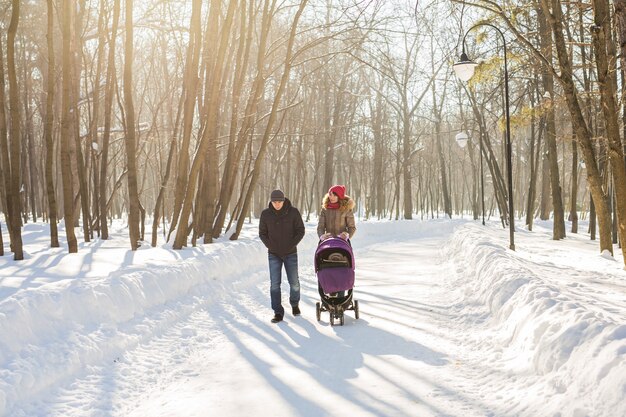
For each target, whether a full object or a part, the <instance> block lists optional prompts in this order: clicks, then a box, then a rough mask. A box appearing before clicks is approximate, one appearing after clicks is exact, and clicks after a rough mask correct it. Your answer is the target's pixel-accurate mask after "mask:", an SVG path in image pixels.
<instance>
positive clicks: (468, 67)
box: [452, 51, 478, 82]
mask: <svg viewBox="0 0 626 417" xmlns="http://www.w3.org/2000/svg"><path fill="white" fill-rule="evenodd" d="M477 65H478V64H477V63H475V62H474V61H470V59H469V58H468V57H467V54H466V53H465V51H463V53H462V54H461V59H460V60H459V62H457V63H456V64H454V65H453V66H452V68H453V69H454V72H455V73H456V76H457V77H459V79H460V80H461V81H465V82H467V81H469V80H470V78H472V76H473V75H474V70H475V69H476V66H477Z"/></svg>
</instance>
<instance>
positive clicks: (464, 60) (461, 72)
mask: <svg viewBox="0 0 626 417" xmlns="http://www.w3.org/2000/svg"><path fill="white" fill-rule="evenodd" d="M480 26H489V27H492V28H494V29H495V30H497V31H498V33H499V34H500V36H502V42H503V43H504V115H505V119H506V168H507V174H508V186H509V248H510V249H511V250H515V216H514V214H513V167H512V163H511V120H510V116H509V71H508V68H507V59H506V38H505V37H504V34H503V33H502V31H501V30H500V29H498V28H497V27H496V26H494V25H492V24H489V23H477V24H475V25H474V26H472V27H471V28H469V29H468V30H467V32H465V35H464V36H463V44H462V48H463V52H462V53H461V59H460V61H459V62H457V63H456V64H454V66H453V68H454V72H455V73H456V75H457V77H459V78H460V79H461V80H462V81H469V79H470V78H472V76H473V75H474V69H475V68H476V65H477V64H476V63H475V62H473V61H471V60H470V59H469V58H468V57H467V54H466V53H465V38H466V37H467V34H468V33H470V32H471V31H472V30H473V29H475V28H477V27H480ZM481 155H482V153H481Z"/></svg>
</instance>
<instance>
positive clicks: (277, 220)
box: [259, 199, 304, 257]
mask: <svg viewBox="0 0 626 417" xmlns="http://www.w3.org/2000/svg"><path fill="white" fill-rule="evenodd" d="M259 237H260V238H261V240H262V241H263V243H264V244H265V246H266V247H267V251H268V252H269V253H271V254H273V255H276V256H280V257H284V256H286V255H290V254H292V253H296V252H297V249H296V245H297V244H298V243H300V241H301V240H302V238H303V237H304V222H303V221H302V216H301V215H300V212H299V211H298V209H297V208H295V207H293V206H292V205H291V201H289V199H285V203H284V204H283V207H282V208H281V209H280V210H275V209H274V207H273V206H272V203H271V202H270V204H269V207H268V208H266V209H265V210H263V211H262V212H261V219H260V220H259Z"/></svg>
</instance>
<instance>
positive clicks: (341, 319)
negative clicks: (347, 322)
mask: <svg viewBox="0 0 626 417" xmlns="http://www.w3.org/2000/svg"><path fill="white" fill-rule="evenodd" d="M339 324H340V325H342V326H343V313H341V316H339Z"/></svg>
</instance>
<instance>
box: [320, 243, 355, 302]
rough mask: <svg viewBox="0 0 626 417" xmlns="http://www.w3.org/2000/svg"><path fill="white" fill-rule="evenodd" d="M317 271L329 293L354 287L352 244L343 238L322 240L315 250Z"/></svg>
mask: <svg viewBox="0 0 626 417" xmlns="http://www.w3.org/2000/svg"><path fill="white" fill-rule="evenodd" d="M315 272H316V274H317V280H318V281H319V283H320V286H321V287H322V290H323V291H324V292H325V293H327V294H330V293H333V292H338V291H345V290H349V289H351V288H352V287H354V256H353V253H352V247H351V246H350V244H349V243H348V242H346V241H345V240H343V239H341V238H330V239H327V240H325V241H323V242H321V243H320V245H319V246H318V247H317V250H316V251H315Z"/></svg>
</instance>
